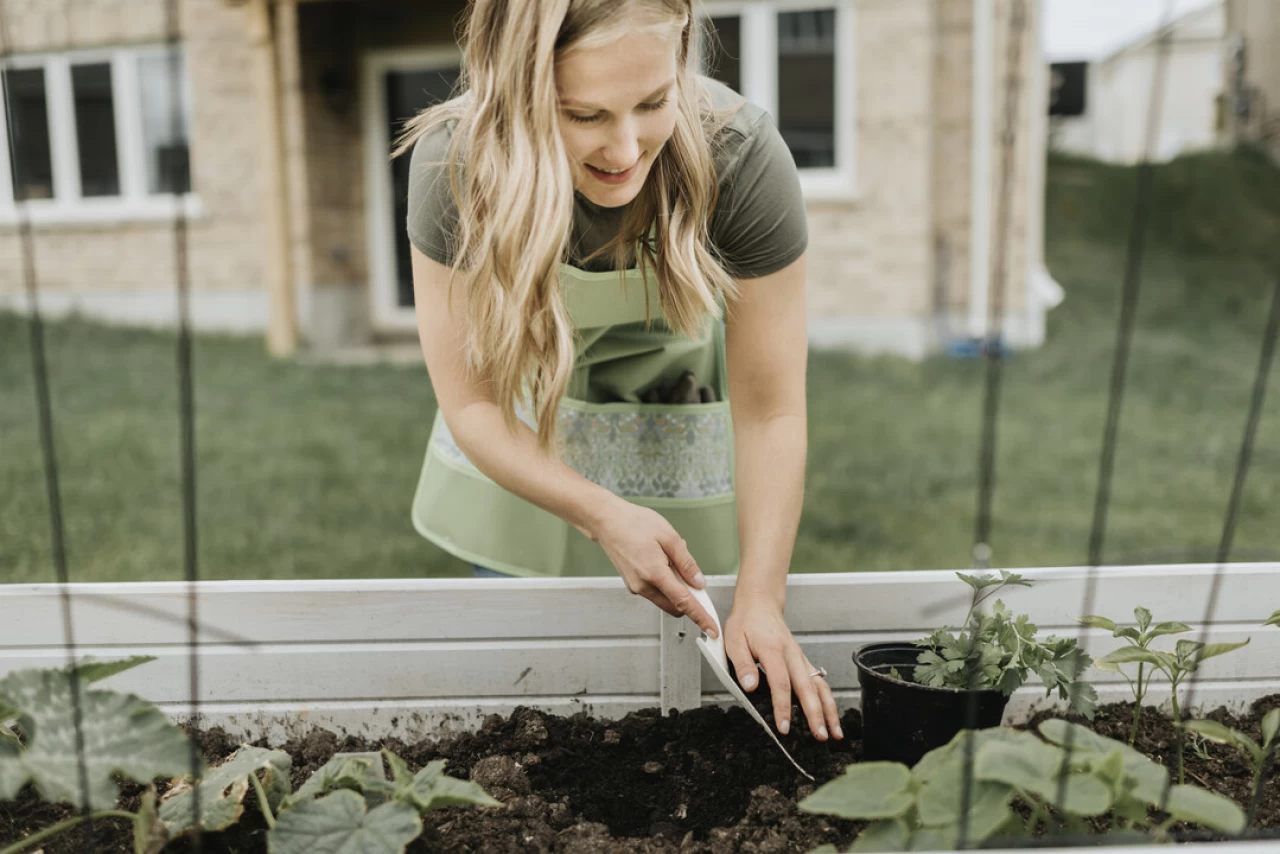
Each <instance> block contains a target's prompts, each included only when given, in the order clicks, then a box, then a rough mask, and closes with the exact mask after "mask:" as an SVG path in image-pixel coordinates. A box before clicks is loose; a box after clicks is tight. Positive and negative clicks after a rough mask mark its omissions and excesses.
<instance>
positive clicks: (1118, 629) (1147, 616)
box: [1076, 605, 1191, 747]
mask: <svg viewBox="0 0 1280 854" xmlns="http://www.w3.org/2000/svg"><path fill="white" fill-rule="evenodd" d="M1133 616H1134V618H1135V619H1136V620H1137V621H1138V625H1137V627H1136V628H1135V627H1133V626H1121V625H1118V624H1117V623H1115V622H1114V621H1112V620H1109V619H1107V618H1106V617H1100V616H1098V615H1096V614H1089V615H1088V616H1085V617H1077V618H1076V622H1079V623H1083V624H1084V625H1086V626H1091V627H1092V628H1095V629H1106V630H1107V631H1109V632H1111V636H1112V637H1117V638H1124V640H1126V641H1128V643H1129V645H1130V646H1132V647H1136V648H1138V649H1149V648H1150V647H1151V642H1152V641H1153V640H1155V639H1156V638H1158V637H1164V636H1165V635H1176V634H1181V633H1182V632H1189V631H1191V627H1190V626H1188V625H1187V624H1186V623H1174V622H1165V623H1157V624H1156V625H1154V626H1153V625H1151V612H1150V611H1148V610H1147V609H1146V608H1143V607H1142V606H1141V605H1139V606H1138V607H1137V608H1134V609H1133ZM1098 666H1099V667H1101V668H1102V669H1104V670H1111V671H1112V672H1115V673H1119V674H1120V675H1121V676H1123V677H1124V680H1125V681H1126V682H1128V683H1129V688H1130V689H1131V690H1132V691H1133V697H1134V704H1133V725H1132V726H1131V727H1130V728H1129V745H1130V746H1131V747H1132V746H1133V744H1134V742H1135V741H1136V740H1137V738H1138V722H1139V721H1140V720H1141V719H1142V701H1143V700H1144V699H1146V696H1147V689H1148V688H1150V687H1151V677H1152V676H1153V675H1155V670H1154V669H1153V670H1151V671H1150V672H1145V671H1146V667H1147V662H1145V661H1139V662H1138V677H1137V679H1130V678H1129V675H1128V674H1127V673H1125V672H1124V671H1123V670H1121V669H1120V668H1119V667H1118V666H1117V667H1115V668H1110V667H1103V666H1102V665H1101V664H1099V665H1098ZM1144 676H1145V679H1144V678H1143V677H1144Z"/></svg>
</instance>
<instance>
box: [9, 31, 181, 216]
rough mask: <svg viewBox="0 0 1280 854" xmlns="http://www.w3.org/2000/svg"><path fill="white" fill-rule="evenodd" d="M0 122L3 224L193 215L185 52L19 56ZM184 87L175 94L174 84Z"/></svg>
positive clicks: (151, 49) (155, 50)
mask: <svg viewBox="0 0 1280 854" xmlns="http://www.w3.org/2000/svg"><path fill="white" fill-rule="evenodd" d="M0 74H3V75H4V84H5V89H6V91H7V94H8V104H7V105H6V106H7V109H6V110H4V111H3V113H0V133H4V136H5V138H8V137H9V133H8V130H9V128H7V127H6V123H8V124H11V125H12V128H11V129H12V139H11V142H10V144H7V145H3V146H0V167H3V168H0V173H2V174H0V221H3V220H6V219H8V220H12V218H13V217H14V215H15V213H16V209H15V202H26V203H27V211H28V212H29V213H30V216H31V219H32V221H34V222H37V223H39V222H80V221H106V222H109V221H113V220H129V219H136V218H144V219H146V218H163V217H166V216H171V215H172V213H173V199H172V197H173V195H174V194H182V195H183V197H184V203H186V205H187V207H188V208H189V209H194V208H196V207H198V206H197V205H196V204H195V200H194V199H193V198H191V196H190V195H189V194H190V193H191V177H190V167H189V162H188V128H189V127H190V120H191V115H190V113H191V109H190V96H189V89H188V87H189V84H188V82H187V76H186V67H185V61H184V57H183V54H182V52H181V51H180V50H179V51H178V52H176V53H172V52H170V51H169V50H168V49H167V48H158V47H148V48H127V49H119V50H95V51H82V52H72V53H60V54H46V55H28V56H17V57H13V58H12V59H11V60H10V63H9V68H8V69H7V70H5V71H0ZM174 82H176V83H177V86H176V89H175V88H174V86H173V85H172V84H173V83H174Z"/></svg>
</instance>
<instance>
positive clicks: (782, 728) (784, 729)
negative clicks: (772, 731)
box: [778, 718, 791, 735]
mask: <svg viewBox="0 0 1280 854" xmlns="http://www.w3.org/2000/svg"><path fill="white" fill-rule="evenodd" d="M778 732H780V733H782V734H783V735H786V734H787V733H789V732H791V721H789V720H787V719H786V718H783V719H782V720H780V721H778Z"/></svg>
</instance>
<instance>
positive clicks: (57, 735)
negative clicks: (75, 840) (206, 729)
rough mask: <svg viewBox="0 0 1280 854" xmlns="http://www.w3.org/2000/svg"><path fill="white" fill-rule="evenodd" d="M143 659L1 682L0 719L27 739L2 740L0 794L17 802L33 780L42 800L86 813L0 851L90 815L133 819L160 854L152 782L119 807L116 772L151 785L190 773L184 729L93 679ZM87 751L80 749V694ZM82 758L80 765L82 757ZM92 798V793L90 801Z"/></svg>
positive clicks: (139, 847) (143, 852) (7, 853)
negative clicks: (135, 802) (136, 799)
mask: <svg viewBox="0 0 1280 854" xmlns="http://www.w3.org/2000/svg"><path fill="white" fill-rule="evenodd" d="M151 660H152V658H150V657H145V656H139V657H134V658H130V659H124V660H121V661H113V662H104V663H98V662H90V663H87V664H80V665H78V666H76V667H66V668H61V669H45V670H19V671H15V672H13V673H10V674H9V675H8V676H6V677H5V678H4V679H2V680H0V720H9V719H16V720H17V722H18V726H19V727H20V728H21V730H22V732H23V733H24V734H25V736H26V739H25V740H21V739H18V738H16V737H15V738H11V739H5V740H4V741H0V800H12V799H13V798H14V797H16V796H17V794H18V791H19V790H20V789H21V788H22V787H23V786H24V785H26V784H27V783H28V782H30V783H32V784H34V786H35V791H36V792H37V793H38V794H39V795H40V797H41V798H43V799H44V800H46V801H51V802H65V803H69V804H71V805H72V806H74V807H75V808H76V809H77V811H79V812H80V814H78V815H75V816H73V817H71V818H68V819H66V820H65V821H61V822H58V823H57V824H55V825H52V826H51V827H48V828H45V829H44V830H41V831H39V832H37V833H35V834H32V835H31V836H29V837H27V838H26V839H23V840H19V841H18V842H15V843H13V844H11V845H8V846H6V847H4V848H3V849H0V854H16V852H18V851H22V850H24V849H26V848H29V847H31V846H33V845H35V844H36V843H37V842H40V841H41V840H44V839H46V838H48V837H50V836H54V835H56V834H58V833H61V832H62V831H64V830H68V829H70V828H72V827H74V826H76V825H77V824H79V823H80V822H82V821H84V820H85V818H86V815H85V813H87V814H88V818H91V819H97V818H107V817H114V818H125V819H128V820H130V821H131V822H132V823H133V828H134V850H135V851H136V852H138V854H154V852H157V851H159V850H160V848H161V847H163V845H164V842H165V838H166V835H165V832H164V828H163V826H162V825H161V823H160V821H159V819H158V816H157V812H156V793H155V789H154V788H151V787H149V788H148V789H147V790H146V792H145V794H144V795H143V798H142V803H141V806H140V807H139V809H138V811H137V812H129V811H128V810H121V809H117V808H116V802H117V801H118V799H119V795H120V791H119V788H118V786H117V784H116V782H115V779H114V778H115V777H116V776H119V777H124V778H127V779H130V780H133V781H135V782H138V783H143V784H148V786H149V784H150V783H151V782H152V781H153V780H154V779H155V778H156V777H159V776H173V775H178V774H182V773H185V772H186V771H188V770H189V769H190V767H191V761H192V755H191V745H190V742H188V740H187V738H186V735H185V734H184V733H183V732H182V730H181V729H179V728H178V727H176V726H174V725H173V724H172V723H171V722H170V721H169V719H168V718H166V717H165V716H164V714H162V713H161V712H160V711H159V710H158V709H156V708H155V707H154V706H152V705H151V704H149V703H147V702H145V701H144V700H141V699H139V698H138V697H135V696H133V695H132V694H120V693H116V692H114V691H102V690H91V689H90V688H89V685H90V683H92V682H96V681H98V680H101V679H105V678H106V677H107V676H111V675H114V674H116V673H120V672H122V671H124V670H127V669H129V668H131V667H136V666H137V665H139V664H142V663H144V662H147V661H151ZM77 699H78V701H79V708H80V732H81V733H82V734H83V744H84V749H83V751H78V750H77V745H76V737H75V733H76V726H75V714H76V705H77V704H76V700H77ZM82 760H83V761H82ZM86 795H87V798H86Z"/></svg>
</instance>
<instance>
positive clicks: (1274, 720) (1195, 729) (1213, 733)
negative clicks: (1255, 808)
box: [1183, 709, 1280, 804]
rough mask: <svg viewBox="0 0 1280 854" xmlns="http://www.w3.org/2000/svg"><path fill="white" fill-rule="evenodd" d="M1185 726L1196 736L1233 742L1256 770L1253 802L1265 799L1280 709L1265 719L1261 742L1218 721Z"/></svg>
mask: <svg viewBox="0 0 1280 854" xmlns="http://www.w3.org/2000/svg"><path fill="white" fill-rule="evenodd" d="M1183 728H1184V729H1186V730H1187V731H1189V732H1191V733H1193V734H1194V735H1195V736H1198V737H1200V738H1204V739H1207V740H1209V741H1212V742H1215V743H1216V744H1232V745H1235V747H1236V749H1237V750H1239V751H1240V753H1241V754H1243V755H1244V758H1245V761H1246V762H1248V763H1249V766H1250V767H1251V768H1252V769H1253V803H1255V804H1257V803H1259V802H1260V801H1261V799H1262V789H1263V787H1264V786H1265V785H1266V779H1265V777H1264V776H1263V774H1264V772H1265V770H1266V767H1267V764H1268V763H1269V762H1270V761H1271V756H1272V754H1273V753H1274V752H1275V749H1276V743H1277V739H1276V734H1277V733H1280V709H1272V710H1271V711H1269V712H1267V715H1266V717H1264V718H1263V719H1262V743H1261V744H1258V742H1256V741H1254V740H1253V739H1252V738H1250V737H1249V736H1247V735H1245V734H1244V733H1242V732H1240V731H1238V730H1234V729H1232V728H1231V727H1229V726H1226V725H1224V724H1220V723H1218V722H1217V721H1209V720H1196V721H1187V722H1186V723H1185V724H1183Z"/></svg>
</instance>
